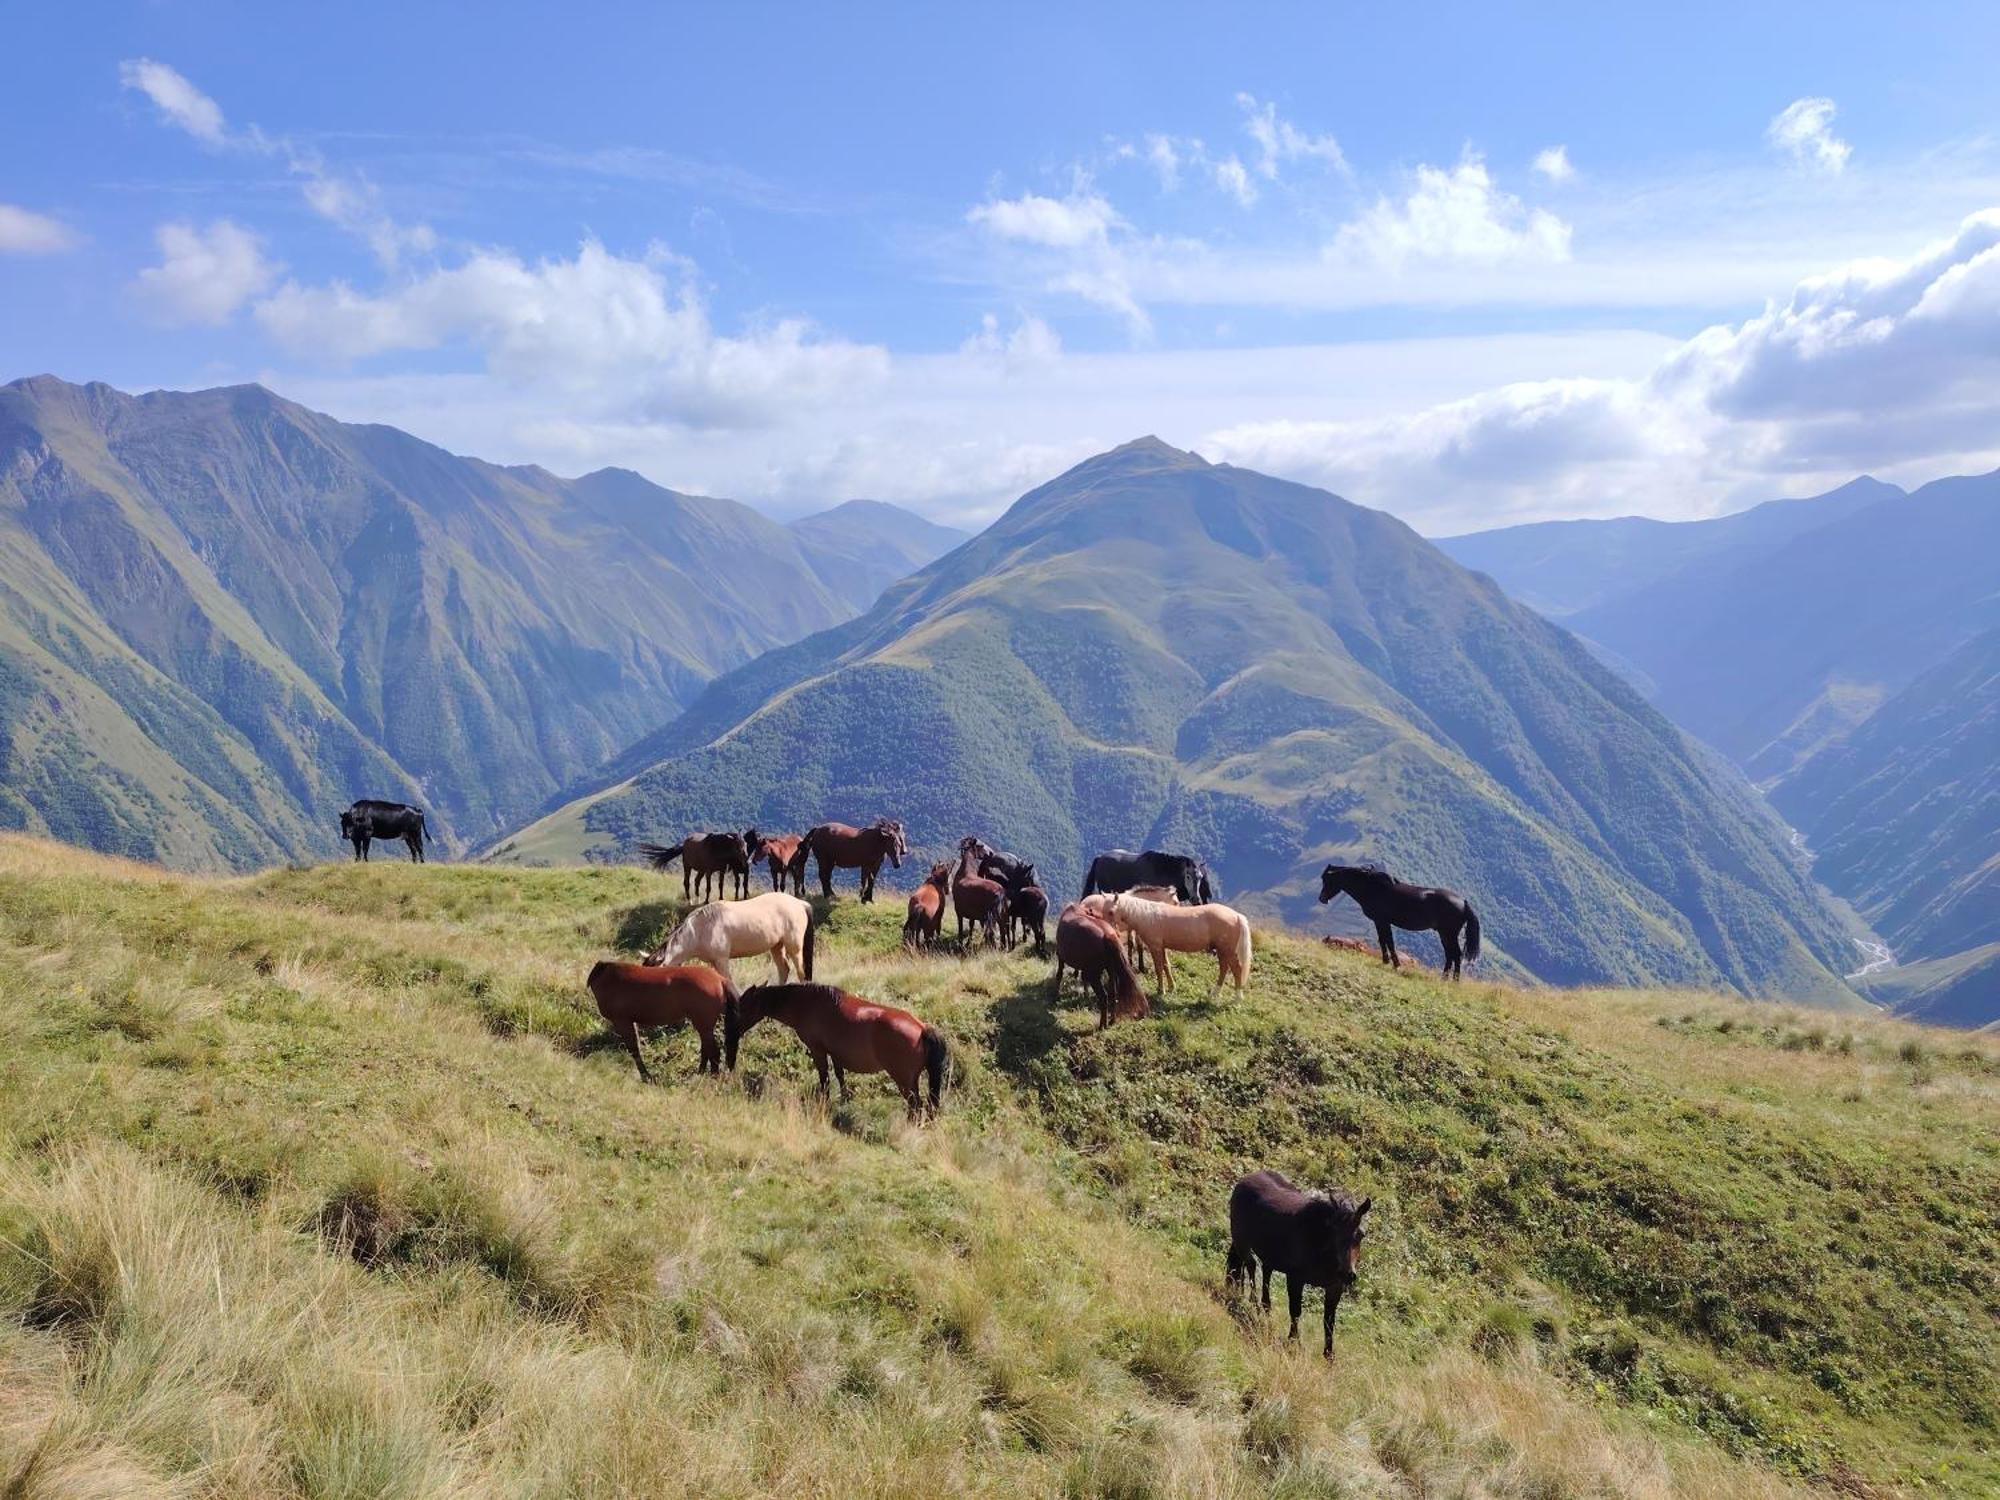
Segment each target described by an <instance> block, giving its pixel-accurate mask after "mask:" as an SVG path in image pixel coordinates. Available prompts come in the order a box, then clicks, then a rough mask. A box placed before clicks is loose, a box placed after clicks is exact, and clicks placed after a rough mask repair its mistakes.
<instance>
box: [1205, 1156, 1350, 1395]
mask: <svg viewBox="0 0 2000 1500" xmlns="http://www.w3.org/2000/svg"><path fill="white" fill-rule="evenodd" d="M1374 1202H1375V1200H1374V1199H1373V1198H1361V1199H1356V1198H1355V1197H1354V1196H1353V1195H1352V1194H1350V1193H1341V1192H1335V1193H1327V1194H1322V1193H1307V1192H1302V1191H1301V1190H1300V1189H1298V1188H1296V1187H1294V1186H1293V1185H1292V1183H1291V1181H1290V1180H1289V1179H1288V1178H1286V1177H1284V1176H1282V1175H1280V1174H1279V1173H1277V1172H1252V1173H1251V1174H1250V1175H1249V1176H1247V1177H1242V1178H1239V1179H1238V1180H1237V1183H1236V1186H1235V1187H1234V1188H1233V1189H1232V1190H1231V1191H1230V1194H1229V1260H1228V1268H1227V1270H1226V1271H1225V1272H1224V1280H1225V1284H1227V1285H1229V1286H1231V1287H1233V1286H1234V1285H1235V1283H1236V1282H1237V1281H1238V1280H1239V1279H1240V1280H1241V1281H1242V1282H1243V1285H1244V1287H1245V1289H1246V1290H1247V1289H1248V1287H1249V1285H1250V1276H1251V1272H1252V1271H1254V1270H1261V1271H1262V1272H1263V1273H1264V1298H1263V1301H1264V1311H1265V1312H1267V1313H1268V1312H1270V1310H1271V1273H1272V1272H1274V1271H1282V1272H1283V1273H1284V1277H1285V1300H1286V1301H1287V1302H1289V1303H1290V1304H1291V1306H1290V1311H1291V1314H1292V1332H1291V1337H1292V1338H1297V1337H1298V1336H1299V1313H1300V1312H1301V1311H1302V1310H1303V1304H1304V1302H1305V1290H1306V1288H1307V1287H1309V1286H1316V1287H1321V1288H1324V1289H1325V1292H1326V1318H1325V1328H1326V1341H1325V1344H1324V1347H1323V1350H1322V1352H1323V1353H1324V1354H1325V1355H1326V1357H1327V1358H1328V1359H1332V1358H1333V1315H1334V1313H1335V1312H1336V1311H1338V1310H1339V1307H1340V1299H1341V1298H1342V1297H1344V1296H1345V1295H1347V1293H1348V1292H1349V1291H1351V1290H1353V1287H1354V1283H1355V1282H1356V1281H1357V1280H1358V1279H1359V1278H1360V1272H1361V1242H1362V1240H1363V1239H1364V1238H1365V1237H1366V1235H1367V1231H1366V1230H1365V1229H1364V1228H1363V1227H1362V1224H1361V1221H1362V1220H1363V1219H1364V1218H1366V1217H1367V1216H1368V1210H1369V1209H1370V1208H1371V1207H1372V1206H1373V1205H1374Z"/></svg>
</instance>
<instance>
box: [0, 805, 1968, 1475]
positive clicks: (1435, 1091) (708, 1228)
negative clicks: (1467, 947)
mask: <svg viewBox="0 0 2000 1500" xmlns="http://www.w3.org/2000/svg"><path fill="white" fill-rule="evenodd" d="M678 889H679V887H678V882H673V883H671V884H669V883H668V882H663V881H661V880H659V879H658V878H657V877H650V876H647V875H644V874H642V873H640V872H637V871H633V870H622V869H590V870H584V869H559V870H539V871H536V870H496V869H479V868H464V867H456V868H454V867H443V866H430V867H424V868H415V867H410V866H407V865H395V864H387V863H384V864H377V865H372V866H368V867H353V866H348V865H329V866H322V867H318V868H313V869H300V870H288V871H278V872H273V873H271V874H268V875H264V876H259V877H254V878H250V879H245V880H238V881H202V880H198V879H192V878H182V877H170V876H165V875H162V874H160V873H159V872H157V871H154V870H152V869H150V868H148V867H144V866H137V865H121V864H118V863H116V862H114V861H109V860H104V859H100V858H95V857H91V856H86V855H81V854H78V853H75V852H73V851H69V850H64V849H59V848H57V847H55V846H51V845H47V844H41V843H36V842H33V841H29V840H24V839H18V838H0V1391H5V1392H7V1394H8V1399H7V1400H6V1401H0V1493H6V1494H9V1495H22V1496H33V1495H65V1496H67V1495H76V1494H104V1495H126V1494H163V1495H164V1494H173V1495H179V1494H215V1495H235V1494H243V1495H253V1494H255V1495H262V1494H270V1493H279V1494H298V1495H311V1496H335V1495H340V1496H347V1495H355V1496H358V1495H412V1496H415V1495H443V1494H453V1495H458V1494H479V1495H484V1494H493V1495H502V1494H504V1495H518V1494H547V1495H571V1494H603V1495H614V1494H629V1493H648V1494H657V1493H700V1494H706V1495H737V1494H744V1495H747V1494H760V1493H769V1492H774V1491H775V1492H787V1493H805V1494H834V1493H847V1494H861V1493H866V1494H871V1495H872V1494H885V1495H900V1494H910V1495H917V1494H922V1495H925V1496H935V1495H939V1494H943V1495H970V1494H993V1495H999V1494H1003V1493H1004V1494H1008V1495H1019V1494H1072V1495H1127V1494H1137V1495H1150V1494H1160V1495H1244V1496H1249V1495H1263V1494H1272V1493H1279V1494H1289V1495H1427V1496H1440V1495H1466V1496H1472V1495H1480V1496H1522V1497H1526V1496H1544V1497H1550V1496H1577V1497H1583V1496H1598V1495H1621V1496H1623V1495H1630V1496H1667V1495H1687V1496H1695V1495H1700V1496H1709V1495H1746V1496H1747V1495H1758V1496H1762V1495H1777V1494H1784V1493H1790V1492H1791V1491H1792V1488H1793V1487H1794V1486H1795V1485H1803V1484H1805V1483H1808V1482H1810V1481H1813V1480H1820V1481H1827V1482H1836V1483H1838V1484H1842V1485H1845V1486H1846V1487H1847V1492H1849V1493H1869V1492H1871V1491H1870V1490H1869V1489H1868V1487H1869V1486H1874V1487H1875V1488H1876V1490H1877V1491H1880V1492H1888V1491H1889V1490H1890V1489H1891V1488H1892V1487H1896V1488H1907V1489H1917V1488H1923V1489H1925V1490H1927V1491H1936V1492H1945V1493H1960V1494H1967V1495H1972V1494H1980V1493H1988V1492H1990V1490H1991V1487H1992V1486H1993V1485H1994V1484H1995V1483H1997V1482H2000V1467H1996V1466H1995V1463H1994V1460H1993V1459H1992V1458H1991V1457H1990V1454H1991V1452H1992V1451H1993V1450H1994V1447H1995V1443H1994V1436H1995V1433H1994V1429H1995V1423H1996V1415H1995V1412H1994V1409H1993V1399H1994V1398H1993V1394H1992V1393H1993V1392H1994V1390H1995V1389H1996V1388H2000V1351H1996V1335H1995V1328H1994V1307H1995V1287H1994V1285H1993V1281H1992V1277H1993V1271H1994V1266H1995V1251H1996V1226H1995V1219H1994V1209H1993V1205H1994V1204H1995V1202H1996V1201H2000V1162H1996V1159H1995V1158H1996V1144H1995V1143H1996V1140H2000V1132H1996V1131H1995V1129H1994V1124H1995V1116H1996V1107H1995V1094H1996V1088H2000V1049H1996V1047H1995V1046H1994V1044H1993V1043H1992V1042H1991V1041H1990V1040H1988V1039H1982V1038H1967V1037H1962V1036H1954V1035H1949V1034H1946V1033H1940V1032H1931V1031H1924V1030H1922V1029H1919V1028H1915V1027H1908V1026H1903V1025H1900V1024H1897V1023H1893V1022H1882V1021H1870V1020H1860V1021H1857V1020H1854V1019H1852V1018H1848V1017H1832V1016H1827V1015H1825V1014H1823V1013H1817V1012H1810V1011H1800V1012H1790V1011H1785V1010H1781V1009H1779V1008H1776V1007H1769V1006H1766V1007H1753V1006H1748V1005H1743V1004H1739V1003H1735V1002H1730V1001H1726V1000H1721V999H1717V998H1712V997H1704V996H1688V995H1669V994H1635V993H1630V992H1599V993H1585V992H1566V991H1519V990H1513V989H1509V988H1504V987H1499V986H1489V985H1484V984H1478V983H1474V984H1468V985H1465V986H1462V987H1457V988H1449V989H1448V988H1445V987H1443V986H1440V985H1438V984H1437V983H1436V982H1435V981H1434V980H1431V979H1428V978H1425V977H1422V976H1402V977H1396V976H1389V975H1385V974H1383V973H1382V972H1381V971H1380V970H1379V969H1377V968H1376V967H1375V966H1373V965H1371V964H1368V963H1366V962H1363V961H1360V960H1357V959H1354V958H1352V957H1350V956H1347V955H1342V954H1335V953H1330V952H1328V951H1326V950H1324V949H1322V948H1320V947H1318V946H1316V945H1312V944H1308V943H1305V942H1303V941H1299V940H1294V939H1287V938H1273V939H1270V940H1268V941H1264V940H1260V946H1259V951H1258V956H1257V968H1256V973H1255V976H1254V978H1253V982H1252V986H1251V989H1250V991H1249V993H1248V994H1247V995H1246V996H1244V997H1243V998H1241V999H1237V998H1235V997H1233V996H1232V997H1228V998H1224V999H1221V1000H1216V1001H1210V1000H1209V999H1208V998H1207V995H1208V984H1207V983H1206V982H1204V981H1205V980H1206V979H1207V973H1206V970H1207V964H1206V961H1201V962H1191V963H1183V964H1182V965H1181V966H1180V968H1181V972H1182V978H1183V985H1182V988H1181V990H1180V991H1179V992H1178V995H1177V997H1176V998H1173V999H1170V1000H1169V1001H1168V1002H1167V1004H1166V1005H1165V1006H1164V1007H1163V1008H1162V1010H1161V1011H1160V1013H1159V1018H1158V1019H1156V1020H1154V1021H1150V1022H1141V1023H1131V1024H1126V1025H1121V1026H1119V1027H1116V1028H1114V1029H1113V1030H1111V1031H1110V1032H1108V1033H1105V1034H1103V1035H1097V1034H1095V1033H1094V1031H1093V1030H1092V1027H1093V1024H1094V1010H1093V1009H1091V1008H1090V1007H1087V1006H1086V1005H1085V1004H1084V1003H1083V1001H1082V997H1081V996H1080V995H1079V994H1077V993H1075V992H1071V993H1069V994H1068V995H1066V996H1064V997H1063V998H1062V1000H1061V1001H1060V1002H1058V1003H1054V1004H1052V1003H1051V1002H1050V999H1049V997H1048V994H1047V988H1046V970H1045V968H1044V967H1043V966H1041V965H1038V964H1035V963H1034V962H1032V961H1031V960H1030V959H1028V958H1026V957H1025V956H1000V955H980V956H975V957H972V958H969V959H960V958H956V957H948V956H938V957H929V958H921V959H911V958H908V957H905V956H903V955H902V954H901V953H900V952H899V951H898V949H897V926H898V924H899V920H900V902H899V901H894V900H890V901H884V902H882V903H881V904H879V905H877V906H876V907H874V908H872V909H863V908H860V907H857V906H856V905H854V904H853V903H852V902H851V901H843V902H841V903H838V904H837V905H836V906H835V907H834V908H833V909H832V910H831V911H830V912H829V913H828V914H827V920H826V926H825V929H824V940H823V943H822V946H821V955H822V957H821V960H820V962H821V965H822V975H823V977H828V978H832V979H834V980H837V981H839V982H842V983H845V984H847V985H849V986H850V987H852V988H855V989H857V990H860V991H862V992H863V993H866V994H870V995H874V996H878V997H881V998H885V999H894V1000H898V1001H901V1002H902V1003H905V1004H908V1005H909V1006H910V1007H911V1008H913V1009H915V1010H917V1011H918V1012H919V1013H920V1014H922V1015H924V1016H925V1017H926V1018H927V1019H931V1020H934V1021H936V1022H937V1023H938V1024H940V1025H941V1026H942V1027H943V1028H944V1029H945V1030H946V1032H947V1033H948V1035H949V1036H950V1038H951V1040H952V1044H953V1049H954V1055H955V1059H956V1067H957V1072H956V1077H955V1088H954V1091H953V1092H952V1093H951V1094H950V1095H948V1097H947V1108H946V1112H945V1114H944V1116H943V1117H942V1118H941V1119H940V1120H939V1121H938V1122H937V1123H935V1124H933V1125H930V1126H926V1127H921V1128H917V1127H912V1126H910V1125H908V1124H907V1123H905V1122H904V1121H903V1119H902V1118H901V1107H900V1103H899V1102H898V1101H896V1100H895V1097H894V1094H893V1091H892V1090H891V1089H890V1088H889V1087H888V1086H887V1085H886V1083H884V1082H883V1081H882V1080H881V1079H879V1078H875V1079H867V1078H864V1079H859V1080H857V1092H856V1097H855V1099H854V1101H853V1102H852V1103H850V1104H846V1105H836V1106H835V1107H834V1108H833V1109H832V1110H831V1111H826V1110H823V1109H821V1108H820V1107H819V1106H818V1105H817V1104H816V1103H815V1102H814V1101H813V1100H812V1098H811V1096H810V1092H809V1078H810V1070H809V1064H808V1063H807V1060H806V1059H805V1057H804V1055H803V1053H802V1051H801V1050H800V1049H799V1048H797V1046H796V1044H795V1043H792V1042H791V1039H790V1038H789V1036H788V1035H787V1034H786V1033H784V1032H782V1031H780V1030H777V1029H775V1028H765V1029H761V1030H760V1031H758V1032H757V1033H755V1034H753V1035H752V1036H751V1037H750V1038H749V1039H748V1041H747V1042H746V1044H745V1048H744V1054H743V1057H742V1060H741V1067H740V1071H739V1073H738V1074H737V1075H736V1076H735V1077H725V1078H723V1079H721V1080H718V1081H706V1080H699V1079H696V1078H695V1077H694V1076H693V1064H694V1049H693V1043H692V1040H691V1039H690V1038H688V1037H687V1036H685V1035H684V1034H682V1035H679V1036H666V1037H655V1038H653V1039H652V1040H650V1041H649V1043H648V1046H649V1050H650V1052H651V1054H652V1057H653V1060H654V1061H655V1063H656V1064H657V1065H658V1071H659V1072H660V1073H661V1074H662V1076H663V1079H664V1082H663V1083H661V1084H659V1085H655V1086H652V1087H645V1086H641V1085H640V1084H639V1083H638V1082H637V1081H636V1079H635V1078H634V1077H633V1074H632V1069H631V1067H630V1064H629V1060H627V1059H624V1058H623V1056H622V1054H621V1052H620V1051H619V1050H618V1049H617V1048H616V1047H615V1046H613V1045H607V1039H606V1038H605V1037H604V1035H603V1033H602V1029H601V1026H600V1024H599V1023H598V1020H597V1017H596V1016H595V1013H594V1011H593V1010H592V1009H591V1007H590V1005H589V1001H588V997H587V996H586V995H585V994H584V993H583V992H582V989H581V986H580V982H579V981H580V977H581V975H582V974H583V972H584V971H585V970H586V969H587V967H588V965H589V963H590V962H591V961H592V960H593V959H594V958H596V957H598V956H602V955H603V954H605V953H608V952H613V951H618V950H626V951H629V950H633V949H636V948H638V947H641V946H643V945H645V944H646V943H648V942H649V941H651V940H652V939H653V938H654V936H655V935H656V934H657V933H658V932H659V931H660V930H661V928H662V927H663V926H665V925H666V923H667V922H669V921H670V920H671V919H672V917H673V916H674V915H675V913H676V911H677V909H678V908H677V903H675V902H673V901H672V900H670V899H669V893H670V891H671V892H677V891H678ZM760 967H761V966H760V965H746V975H745V977H754V974H755V973H756V972H757V971H758V970H759V969H760ZM1253 1163H1254V1164H1268V1165H1273V1166H1277V1167H1279V1168H1280V1169H1282V1170H1285V1171H1287V1172H1289V1173H1292V1174H1293V1175H1295V1176H1299V1177H1302V1178H1305V1179H1308V1180H1310V1181H1313V1182H1319V1183H1325V1182H1340V1183H1343V1184H1346V1185H1350V1186H1353V1187H1356V1188H1358V1189H1361V1190H1364V1191H1368V1192H1371V1193H1372V1194H1373V1195H1374V1197H1375V1202H1376V1205H1377V1207H1376V1214H1375V1216H1374V1218H1373V1220H1372V1223H1373V1226H1374V1232H1373V1234H1372V1236H1371V1242H1370V1246H1369V1250H1368V1253H1367V1259H1366V1262H1365V1264H1364V1268H1363V1269H1364V1278H1363V1281H1362V1284H1361V1288H1360V1290H1359V1294H1358V1295H1357V1297H1356V1298H1355V1299H1353V1300H1352V1301H1351V1302H1350V1303H1349V1304H1347V1306H1345V1307H1344V1308H1343V1310H1342V1316H1341V1325H1340V1329H1339V1333H1338V1335H1337V1338H1336V1356H1337V1358H1336V1362H1335V1364H1334V1366H1333V1367H1332V1368H1331V1369H1330V1370H1329V1369H1327V1368H1326V1367H1324V1366H1323V1365H1322V1363H1321V1362H1320V1361H1319V1360H1318V1358H1317V1356H1316V1355H1315V1354H1314V1352H1313V1349H1312V1344H1311V1341H1308V1343H1307V1347H1305V1348H1304V1349H1295V1348H1292V1347H1289V1346H1287V1345H1286V1344H1285V1342H1284V1341H1283V1339H1282V1338H1281V1337H1275V1336H1274V1331H1273V1330H1272V1329H1270V1328H1268V1327H1267V1326H1265V1325H1264V1324H1262V1322H1261V1321H1260V1320H1257V1319H1255V1318H1243V1319H1241V1320H1239V1318H1238V1317H1237V1316H1236V1314H1235V1311H1234V1310H1232V1309H1230V1308H1229V1307H1227V1306H1225V1305H1224V1303H1223V1301H1222V1299H1221V1295H1220V1280H1221V1274H1220V1273H1221V1258H1222V1257H1221V1247H1222V1238H1223V1217H1224V1202H1225V1199H1226V1195H1227V1191H1228V1184H1229V1182H1230V1180H1231V1178H1232V1177H1233V1175H1234V1174H1236V1173H1237V1172H1239V1171H1241V1170H1243V1169H1244V1168H1245V1167H1247V1166H1249V1165H1251V1164H1253ZM1276 1332H1277V1333H1280V1334H1281V1333H1282V1328H1280V1329H1278V1330H1276Z"/></svg>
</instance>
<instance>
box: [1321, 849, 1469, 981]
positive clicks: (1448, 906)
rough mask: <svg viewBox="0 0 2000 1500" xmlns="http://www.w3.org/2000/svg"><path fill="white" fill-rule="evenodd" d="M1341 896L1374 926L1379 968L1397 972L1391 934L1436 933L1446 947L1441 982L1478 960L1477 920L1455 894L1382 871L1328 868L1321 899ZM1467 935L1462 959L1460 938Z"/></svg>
mask: <svg viewBox="0 0 2000 1500" xmlns="http://www.w3.org/2000/svg"><path fill="white" fill-rule="evenodd" d="M1342 891H1345V892H1346V893H1347V894H1348V895H1350V896H1352V897H1353V898H1354V904H1355V905H1356V906H1358V907H1360V908H1361V915H1362V916H1364V917H1366V918H1367V919H1368V920H1369V921H1371V922H1373V923H1374V924H1375V941H1376V944H1377V945H1378V946H1379V947H1380V948H1381V950H1382V962H1383V963H1385V964H1393V965H1395V966H1396V967H1398V968H1400V967H1401V966H1402V959H1401V957H1400V956H1399V955H1398V954H1397V952H1396V933H1395V929H1396V928H1398V927H1400V928H1402V929H1403V930H1404V931H1405V932H1435V933H1436V934H1437V935H1438V941H1439V942H1441V943H1443V944H1444V976H1445V978H1447V979H1452V978H1459V979H1463V978H1464V977H1465V960H1466V959H1468V958H1470V959H1474V960H1477V959H1478V957H1479V914H1478V913H1477V912H1475V911H1474V910H1473V909H1472V903H1471V902H1469V901H1467V900H1466V899H1465V897H1463V896H1461V895H1459V894H1458V893H1457V892H1456V891H1441V890H1432V889H1431V888H1430V887H1428V886H1421V885H1409V884H1407V883H1406V882H1404V881H1401V880H1395V879H1392V878H1391V877H1390V876H1389V874H1388V873H1387V872H1386V871H1383V870H1371V869H1368V868H1367V867H1366V866H1363V865H1328V866H1327V867H1326V868H1325V869H1324V870H1322V871H1321V872H1320V877H1319V899H1320V901H1321V903H1322V904H1324V903H1326V902H1328V901H1331V900H1333V899H1334V897H1336V896H1338V895H1339V894H1340V893H1341V892H1342ZM1461 929H1463V931H1464V933H1465V949H1464V951H1463V952H1462V953H1461V952H1460V950H1459V946H1458V934H1459V932H1460V930H1461Z"/></svg>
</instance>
